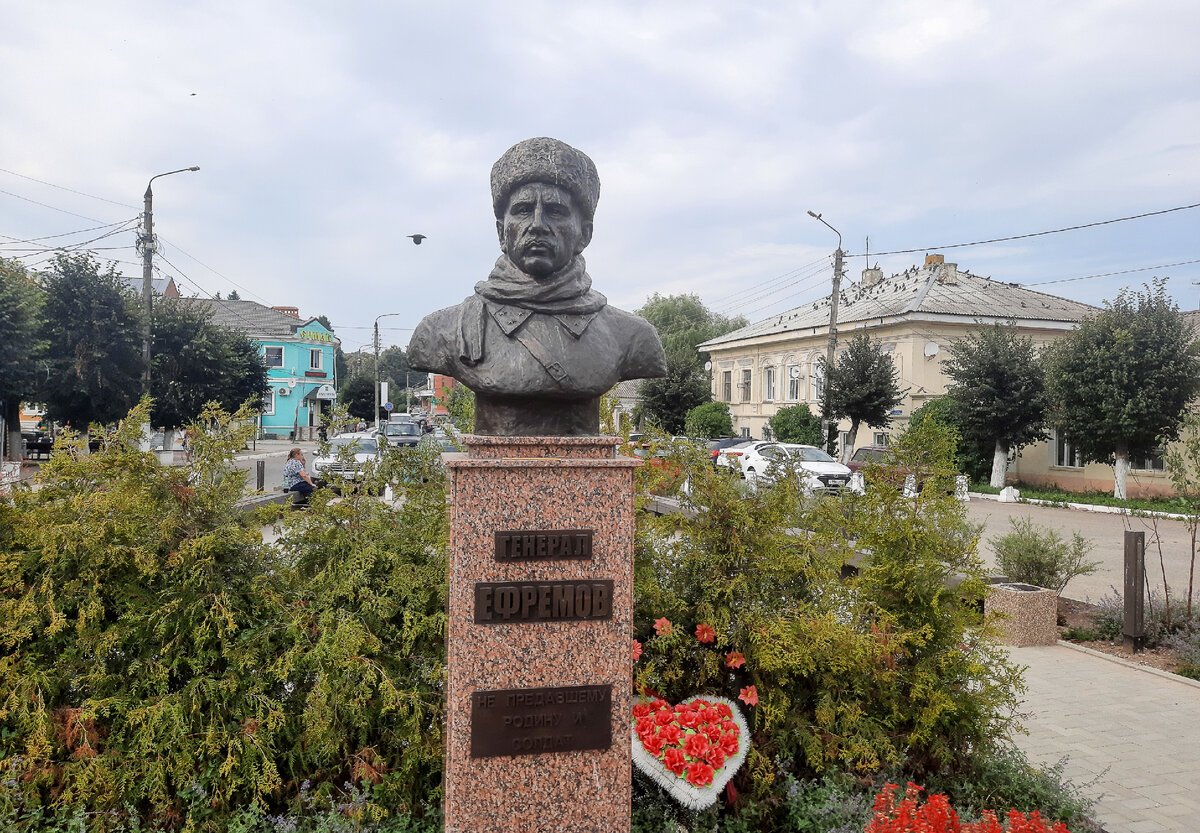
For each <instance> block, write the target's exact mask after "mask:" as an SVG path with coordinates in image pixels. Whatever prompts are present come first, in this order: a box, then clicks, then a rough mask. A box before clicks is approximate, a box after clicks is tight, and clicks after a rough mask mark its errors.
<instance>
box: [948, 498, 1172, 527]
mask: <svg viewBox="0 0 1200 833" xmlns="http://www.w3.org/2000/svg"><path fill="white" fill-rule="evenodd" d="M967 495H968V496H969V497H970V498H971V499H972V500H991V501H995V502H996V503H1000V502H1001V500H1000V495H993V494H991V493H990V492H968V493H967ZM1004 502H1006V503H1027V504H1029V505H1030V506H1049V507H1050V508H1052V509H1078V510H1080V511H1082V512H1098V513H1100V514H1101V515H1127V516H1129V517H1138V518H1166V519H1167V520H1172V521H1186V520H1187V519H1188V516H1187V515H1180V514H1178V513H1176V512H1154V511H1152V510H1150V509H1126V508H1125V507H1124V506H1104V505H1102V504H1098V503H1060V502H1059V501H1057V500H1040V499H1039V498H1023V497H1022V498H1017V499H1016V500H1015V501H1004Z"/></svg>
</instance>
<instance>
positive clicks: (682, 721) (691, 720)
mask: <svg viewBox="0 0 1200 833" xmlns="http://www.w3.org/2000/svg"><path fill="white" fill-rule="evenodd" d="M675 719H676V720H677V721H678V722H679V725H680V726H682V727H683V728H685V729H695V728H696V727H697V726H699V725H700V715H698V714H696V713H695V712H693V711H686V712H680V713H679V715H678V716H677V717H676V718H675Z"/></svg>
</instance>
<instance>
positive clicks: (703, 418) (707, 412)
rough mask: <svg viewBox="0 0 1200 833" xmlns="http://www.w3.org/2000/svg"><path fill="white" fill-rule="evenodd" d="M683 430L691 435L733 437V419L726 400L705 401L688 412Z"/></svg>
mask: <svg viewBox="0 0 1200 833" xmlns="http://www.w3.org/2000/svg"><path fill="white" fill-rule="evenodd" d="M683 432H684V433H685V434H687V435H688V436H689V437H732V436H733V419H732V418H731V417H730V416H729V406H728V405H726V404H725V403H724V402H705V403H704V404H703V405H697V406H696V407H695V408H692V409H691V410H690V411H688V412H687V416H686V417H685V418H684V421H683Z"/></svg>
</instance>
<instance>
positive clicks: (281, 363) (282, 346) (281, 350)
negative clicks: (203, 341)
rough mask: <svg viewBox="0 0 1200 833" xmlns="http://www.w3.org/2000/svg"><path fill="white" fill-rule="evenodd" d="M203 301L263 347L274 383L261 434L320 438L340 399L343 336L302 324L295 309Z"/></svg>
mask: <svg viewBox="0 0 1200 833" xmlns="http://www.w3.org/2000/svg"><path fill="white" fill-rule="evenodd" d="M204 303H205V304H207V305H208V306H209V307H210V308H211V309H212V311H213V322H214V323H216V324H220V325H221V326H224V327H229V328H230V329H234V330H239V331H240V332H243V333H245V334H246V335H247V336H249V337H250V338H251V339H252V340H253V341H254V342H255V343H256V344H258V347H259V352H260V353H261V355H262V357H263V361H264V363H265V364H266V366H267V383H268V385H269V390H268V392H267V395H266V396H265V397H264V398H263V410H262V417H261V425H260V431H259V434H260V436H262V437H264V438H268V439H288V438H293V439H296V440H315V439H317V428H318V427H319V426H320V424H321V417H322V416H323V415H325V414H327V413H329V410H330V408H332V407H333V404H334V401H335V399H336V393H335V390H336V388H337V376H336V366H335V363H334V356H335V354H336V352H337V346H338V345H339V344H340V343H341V342H340V341H339V340H338V337H337V336H336V335H334V333H333V331H332V330H330V329H328V328H327V327H325V325H324V324H322V323H321V322H320V321H319V320H317V319H316V318H310V319H308V320H305V321H302V320H301V319H300V315H299V312H298V310H297V309H296V308H295V307H268V306H264V305H262V304H259V303H255V302H254V301H241V300H238V301H228V300H206V301H205V302H204Z"/></svg>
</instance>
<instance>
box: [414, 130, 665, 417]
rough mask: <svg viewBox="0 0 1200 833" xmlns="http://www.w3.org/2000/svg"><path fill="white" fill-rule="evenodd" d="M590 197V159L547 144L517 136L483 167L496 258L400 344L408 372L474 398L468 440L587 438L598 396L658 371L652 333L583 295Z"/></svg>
mask: <svg viewBox="0 0 1200 833" xmlns="http://www.w3.org/2000/svg"><path fill="white" fill-rule="evenodd" d="M599 198H600V178H599V177H598V176H597V174H596V166H595V165H594V164H592V160H591V159H589V158H588V157H587V155H585V154H584V153H582V152H581V151H578V150H576V149H575V148H573V147H571V146H570V145H568V144H566V143H564V142H560V141H558V140H557V139H547V138H538V139H526V140H525V141H523V142H519V143H517V144H516V145H513V146H512V147H511V148H509V149H508V150H507V151H506V152H505V153H504V155H503V156H501V157H500V159H499V160H498V161H497V162H496V164H495V165H493V166H492V205H493V208H494V210H495V214H496V232H497V233H498V234H499V237H500V249H501V251H502V252H503V254H501V255H500V259H499V260H497V261H496V265H495V266H494V267H492V272H491V274H490V275H488V278H487V280H485V281H481V282H479V283H477V284H475V294H474V295H472V296H471V297H469V298H467V299H466V300H465V301H463V302H462V303H461V304H459V305H458V306H455V307H448V308H446V309H442V310H438V311H437V312H434V313H431V314H430V315H427V316H426V317H425V318H424V319H423V320H422V321H421V323H420V324H419V325H418V326H417V329H416V330H415V331H414V332H413V336H412V339H411V340H410V341H409V345H408V361H409V365H410V366H411V367H412V368H414V369H416V370H426V371H430V372H433V373H441V374H444V375H446V376H453V377H454V378H455V379H457V380H458V381H459V382H461V383H462V384H464V385H466V386H467V387H468V388H470V389H471V390H472V391H474V392H475V432H476V433H477V434H492V435H500V436H573V435H589V434H597V433H599V430H600V397H601V396H602V395H603V394H605V393H606V392H607V391H609V390H610V389H612V387H613V386H614V385H615V384H617V382H620V381H623V380H625V379H644V378H650V377H656V376H663V375H665V374H666V372H667V366H666V359H665V357H664V355H663V348H662V343H661V342H660V341H659V340H658V333H657V332H656V331H655V329H654V327H653V326H651V325H650V323H649V322H647V321H646V320H645V319H643V318H639V317H638V316H636V315H633V314H631V313H628V312H624V311H623V310H619V309H615V308H613V307H610V306H609V305H608V299H606V298H605V297H604V296H603V295H601V294H600V293H599V292H596V291H595V290H594V289H592V279H591V278H590V277H589V276H588V274H587V269H586V266H585V264H584V260H583V255H582V252H583V250H584V248H586V247H587V245H588V243H590V242H591V240H592V216H593V214H594V213H595V211H596V202H597V201H598V200H599Z"/></svg>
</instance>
